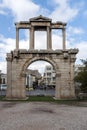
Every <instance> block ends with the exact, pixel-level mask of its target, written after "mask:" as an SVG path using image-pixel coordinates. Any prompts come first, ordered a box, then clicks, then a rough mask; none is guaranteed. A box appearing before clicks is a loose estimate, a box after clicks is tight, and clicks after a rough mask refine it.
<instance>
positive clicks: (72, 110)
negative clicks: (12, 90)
mask: <svg viewBox="0 0 87 130" xmlns="http://www.w3.org/2000/svg"><path fill="white" fill-rule="evenodd" d="M0 130H87V107H75V106H67V105H57V104H54V103H43V102H32V103H28V102H26V103H23V102H22V103H20V102H18V103H16V102H0Z"/></svg>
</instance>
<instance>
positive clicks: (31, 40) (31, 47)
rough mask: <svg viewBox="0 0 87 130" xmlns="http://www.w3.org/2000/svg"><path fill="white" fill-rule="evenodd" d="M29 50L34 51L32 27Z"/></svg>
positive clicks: (32, 29) (32, 28)
mask: <svg viewBox="0 0 87 130" xmlns="http://www.w3.org/2000/svg"><path fill="white" fill-rule="evenodd" d="M30 49H34V27H31V29H30Z"/></svg>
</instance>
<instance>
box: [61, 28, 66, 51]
mask: <svg viewBox="0 0 87 130" xmlns="http://www.w3.org/2000/svg"><path fill="white" fill-rule="evenodd" d="M65 31H66V30H65V28H63V29H62V35H63V50H65V49H66V32H65Z"/></svg>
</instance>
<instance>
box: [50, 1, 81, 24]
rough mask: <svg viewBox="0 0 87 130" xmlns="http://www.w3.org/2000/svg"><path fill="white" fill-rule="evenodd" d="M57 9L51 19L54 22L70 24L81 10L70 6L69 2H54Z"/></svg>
mask: <svg viewBox="0 0 87 130" xmlns="http://www.w3.org/2000/svg"><path fill="white" fill-rule="evenodd" d="M54 4H55V5H56V8H55V9H54V11H53V12H52V13H51V15H50V17H51V18H52V19H53V20H54V21H57V20H58V21H63V22H68V21H70V20H72V19H73V18H74V17H76V15H77V14H78V11H79V9H77V8H75V7H73V8H71V7H70V5H69V0H54Z"/></svg>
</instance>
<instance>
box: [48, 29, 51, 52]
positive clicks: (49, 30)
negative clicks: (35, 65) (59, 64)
mask: <svg viewBox="0 0 87 130" xmlns="http://www.w3.org/2000/svg"><path fill="white" fill-rule="evenodd" d="M47 49H48V50H49V49H52V43H51V29H50V27H49V26H47Z"/></svg>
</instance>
